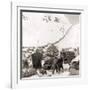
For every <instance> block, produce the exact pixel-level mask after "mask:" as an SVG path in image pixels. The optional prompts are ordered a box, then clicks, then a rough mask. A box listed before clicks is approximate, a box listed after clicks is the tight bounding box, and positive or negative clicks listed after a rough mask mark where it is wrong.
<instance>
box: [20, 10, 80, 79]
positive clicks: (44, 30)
mask: <svg viewBox="0 0 90 90" xmlns="http://www.w3.org/2000/svg"><path fill="white" fill-rule="evenodd" d="M20 21H21V22H20V26H21V28H20V29H21V32H22V33H21V43H22V44H21V60H20V67H21V68H20V69H21V70H20V71H21V73H20V76H21V79H37V78H38V79H40V78H48V77H49V78H55V77H60V78H61V77H71V76H72V77H74V76H79V75H80V24H81V22H80V13H76V12H74V13H73V12H59V11H58V12H57V11H42V10H41V11H39V10H21V13H20Z"/></svg>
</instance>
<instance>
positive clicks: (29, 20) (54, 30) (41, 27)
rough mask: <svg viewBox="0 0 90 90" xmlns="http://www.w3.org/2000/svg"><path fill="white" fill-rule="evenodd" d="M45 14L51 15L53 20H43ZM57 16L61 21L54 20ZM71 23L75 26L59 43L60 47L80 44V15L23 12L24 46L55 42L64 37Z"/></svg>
mask: <svg viewBox="0 0 90 90" xmlns="http://www.w3.org/2000/svg"><path fill="white" fill-rule="evenodd" d="M45 16H50V17H51V21H48V22H46V21H45V20H43V18H44V17H45ZM55 17H58V18H59V19H60V23H57V22H54V20H55ZM71 25H73V27H72V28H71V30H70V31H69V33H68V35H67V36H66V37H65V38H64V39H63V40H62V41H61V42H60V43H58V46H59V47H70V46H72V47H74V46H76V45H77V46H78V45H79V44H80V42H79V41H80V25H79V15H70V14H65V15H64V14H48V13H31V12H30V13H29V12H23V24H22V31H23V37H22V39H23V42H22V43H23V46H24V47H33V46H35V47H37V46H43V45H46V44H47V43H53V42H55V41H57V40H59V39H60V38H62V37H63V35H64V34H65V33H66V31H67V30H68V28H69V27H71ZM62 26H64V29H65V30H64V33H63V32H62V30H63V29H62Z"/></svg>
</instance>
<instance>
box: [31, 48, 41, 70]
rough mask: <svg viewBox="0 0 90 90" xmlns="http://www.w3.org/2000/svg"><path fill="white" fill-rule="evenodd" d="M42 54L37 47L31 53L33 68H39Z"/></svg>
mask: <svg viewBox="0 0 90 90" xmlns="http://www.w3.org/2000/svg"><path fill="white" fill-rule="evenodd" d="M42 56H43V54H42V53H40V51H39V50H38V49H37V50H36V52H35V53H34V54H32V64H33V68H35V69H41V67H42V65H41V60H42Z"/></svg>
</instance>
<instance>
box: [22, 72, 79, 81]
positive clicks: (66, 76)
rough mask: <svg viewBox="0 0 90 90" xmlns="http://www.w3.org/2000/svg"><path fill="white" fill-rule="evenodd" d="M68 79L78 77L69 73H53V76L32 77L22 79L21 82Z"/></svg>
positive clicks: (49, 74)
mask: <svg viewBox="0 0 90 90" xmlns="http://www.w3.org/2000/svg"><path fill="white" fill-rule="evenodd" d="M69 77H79V75H70V72H69V71H64V72H61V73H55V74H51V73H48V75H33V76H31V77H25V78H22V80H30V79H31V80H33V79H51V78H52V79H53V78H69Z"/></svg>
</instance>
